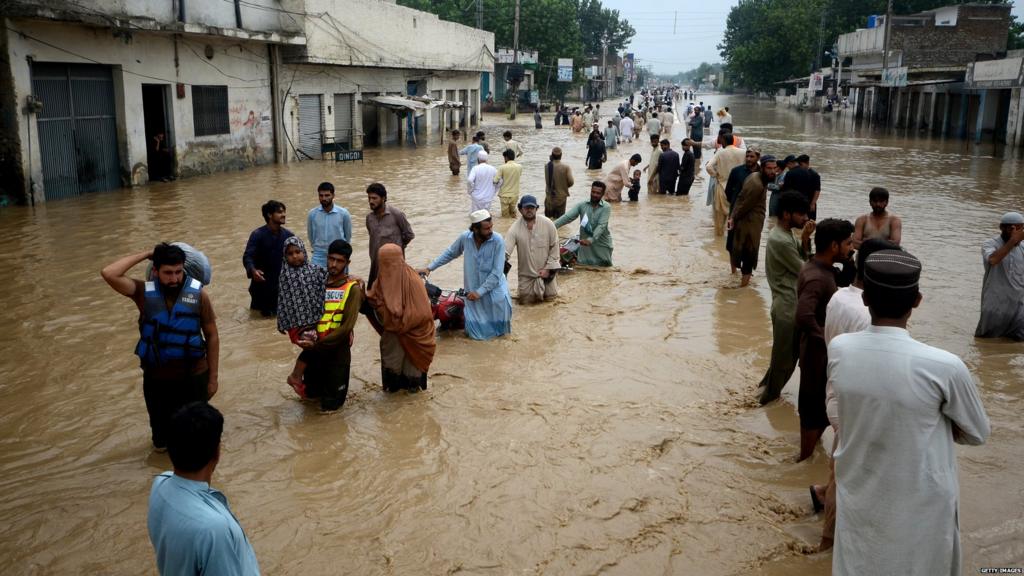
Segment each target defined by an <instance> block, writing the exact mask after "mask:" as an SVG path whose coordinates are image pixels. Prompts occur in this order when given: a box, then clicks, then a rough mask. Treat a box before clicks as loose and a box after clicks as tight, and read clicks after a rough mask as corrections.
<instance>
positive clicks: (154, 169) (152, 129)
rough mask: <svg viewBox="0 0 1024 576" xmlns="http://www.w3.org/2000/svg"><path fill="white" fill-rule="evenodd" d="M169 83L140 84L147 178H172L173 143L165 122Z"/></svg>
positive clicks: (162, 179)
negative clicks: (147, 168) (144, 127)
mask: <svg viewBox="0 0 1024 576" xmlns="http://www.w3.org/2000/svg"><path fill="white" fill-rule="evenodd" d="M170 89H171V85H170V84H143V85H142V117H143V123H144V124H145V126H146V163H147V164H149V179H150V180H160V181H164V182H166V181H168V180H173V179H174V153H173V152H172V151H173V150H174V143H173V142H172V138H171V131H170V130H169V129H168V124H167V95H168V93H169V90H170Z"/></svg>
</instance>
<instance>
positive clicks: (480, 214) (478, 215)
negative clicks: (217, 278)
mask: <svg viewBox="0 0 1024 576" xmlns="http://www.w3.org/2000/svg"><path fill="white" fill-rule="evenodd" d="M490 217H491V213H490V212H488V211H487V210H477V211H476V212H473V213H472V214H470V215H469V222H470V224H479V223H481V222H483V221H484V220H488V219H490Z"/></svg>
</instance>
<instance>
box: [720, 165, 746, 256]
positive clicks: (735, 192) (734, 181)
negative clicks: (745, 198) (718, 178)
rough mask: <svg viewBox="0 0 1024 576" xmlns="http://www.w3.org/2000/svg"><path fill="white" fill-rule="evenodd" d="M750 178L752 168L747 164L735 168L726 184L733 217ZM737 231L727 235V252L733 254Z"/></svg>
mask: <svg viewBox="0 0 1024 576" xmlns="http://www.w3.org/2000/svg"><path fill="white" fill-rule="evenodd" d="M747 176H750V168H749V167H748V166H747V164H746V162H744V163H743V164H741V165H739V166H737V167H735V168H733V169H732V171H731V172H729V179H728V180H727V181H726V182H725V199H726V201H727V202H728V203H729V214H730V216H731V215H732V210H733V208H735V207H736V197H737V196H739V195H740V190H741V189H742V188H743V182H744V181H745V180H746V179H747ZM735 232H736V230H729V231H728V232H726V233H725V251H726V252H729V253H730V254H732V243H733V238H734V237H735V236H736V234H735Z"/></svg>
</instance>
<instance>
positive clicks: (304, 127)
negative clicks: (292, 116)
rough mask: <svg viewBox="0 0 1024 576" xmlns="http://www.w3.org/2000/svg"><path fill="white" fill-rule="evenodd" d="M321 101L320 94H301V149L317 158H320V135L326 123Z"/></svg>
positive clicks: (309, 155)
mask: <svg viewBox="0 0 1024 576" xmlns="http://www.w3.org/2000/svg"><path fill="white" fill-rule="evenodd" d="M320 102H321V100H320V94H300V95H299V142H298V145H299V150H300V151H301V152H302V153H304V154H305V155H306V156H308V157H310V158H313V159H315V160H319V159H320V135H321V131H322V130H323V125H324V120H323V112H324V111H323V106H321V105H320Z"/></svg>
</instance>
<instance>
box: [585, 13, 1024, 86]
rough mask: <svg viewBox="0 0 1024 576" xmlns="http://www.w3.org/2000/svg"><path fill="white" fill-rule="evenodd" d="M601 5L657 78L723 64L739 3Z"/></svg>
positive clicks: (638, 63)
mask: <svg viewBox="0 0 1024 576" xmlns="http://www.w3.org/2000/svg"><path fill="white" fill-rule="evenodd" d="M602 3H603V4H604V6H605V7H607V8H613V9H616V10H618V11H619V13H620V14H622V15H623V16H624V17H625V18H626V19H627V20H629V22H630V24H632V25H633V28H636V36H634V37H633V42H632V44H631V45H630V46H629V48H627V49H626V51H627V52H633V53H634V54H636V58H637V65H638V66H650V67H651V69H652V70H653V71H654V72H655V74H674V73H676V72H682V71H686V70H690V69H691V68H696V67H697V66H698V65H700V63H701V62H709V63H712V64H713V63H715V62H719V61H720V60H721V56H719V54H718V44H719V43H720V42H721V41H722V34H723V33H724V32H725V19H726V16H728V15H729V9H730V8H732V7H733V6H735V5H736V4H738V3H739V0H673V1H671V2H669V1H666V0H602ZM950 3H951V4H952V2H950ZM1013 13H1014V14H1015V15H1017V18H1021V19H1024V2H1021V1H1018V2H1016V5H1015V6H1014V7H1013ZM674 16H675V22H674V29H675V33H674V34H673V17H674Z"/></svg>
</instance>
